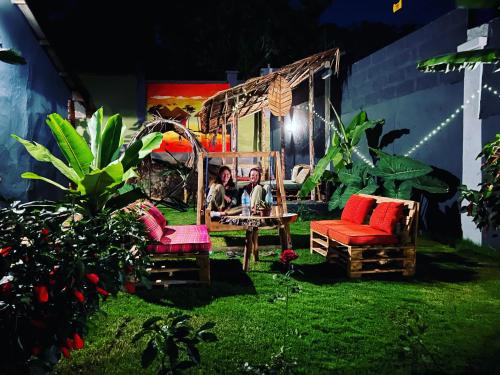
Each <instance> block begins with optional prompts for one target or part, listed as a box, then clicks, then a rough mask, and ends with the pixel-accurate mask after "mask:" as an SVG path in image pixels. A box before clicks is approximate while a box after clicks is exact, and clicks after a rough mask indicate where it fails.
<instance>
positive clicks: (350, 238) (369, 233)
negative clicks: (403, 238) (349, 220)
mask: <svg viewBox="0 0 500 375" xmlns="http://www.w3.org/2000/svg"><path fill="white" fill-rule="evenodd" d="M328 237H330V238H331V239H333V240H336V241H338V242H341V243H343V244H345V245H392V244H396V243H397V242H398V238H397V237H396V236H395V235H393V234H388V233H386V232H383V231H381V230H379V229H375V228H373V227H371V226H369V225H363V224H345V225H330V226H329V228H328Z"/></svg>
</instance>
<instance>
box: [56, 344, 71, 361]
mask: <svg viewBox="0 0 500 375" xmlns="http://www.w3.org/2000/svg"><path fill="white" fill-rule="evenodd" d="M59 350H60V351H61V353H62V355H63V356H64V357H65V358H68V359H69V358H71V351H70V349H68V348H67V347H65V346H61V347H60V348H59Z"/></svg>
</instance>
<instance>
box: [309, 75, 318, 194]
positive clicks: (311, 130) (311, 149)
mask: <svg viewBox="0 0 500 375" xmlns="http://www.w3.org/2000/svg"><path fill="white" fill-rule="evenodd" d="M313 113H314V70H312V69H310V70H309V113H308V116H307V128H308V130H309V166H310V167H311V174H312V173H313V170H314V137H313V133H314V117H313ZM311 200H313V201H314V200H316V189H313V190H311Z"/></svg>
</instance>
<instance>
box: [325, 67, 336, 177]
mask: <svg viewBox="0 0 500 375" xmlns="http://www.w3.org/2000/svg"><path fill="white" fill-rule="evenodd" d="M325 68H327V69H331V64H330V62H327V63H326V64H325ZM330 92H331V76H328V77H326V78H325V154H326V153H327V151H328V148H329V147H330V144H331V143H332V137H335V136H336V135H335V132H333V134H331V133H330V129H331V127H330ZM327 169H328V170H332V163H329V164H328V167H327Z"/></svg>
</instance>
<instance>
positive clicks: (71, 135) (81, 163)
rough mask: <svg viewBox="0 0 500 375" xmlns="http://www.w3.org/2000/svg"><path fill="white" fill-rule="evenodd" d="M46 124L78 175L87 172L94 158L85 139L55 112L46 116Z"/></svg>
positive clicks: (81, 175) (80, 175)
mask: <svg viewBox="0 0 500 375" xmlns="http://www.w3.org/2000/svg"><path fill="white" fill-rule="evenodd" d="M47 125H48V126H49V127H50V130H51V131H52V134H53V135H54V137H55V139H56V142H57V144H58V146H59V148H60V149H61V152H62V154H63V155H64V157H65V158H66V160H67V161H68V163H69V165H70V166H71V167H72V168H73V169H74V170H75V172H76V174H78V176H79V177H83V176H84V175H85V174H86V173H88V172H89V168H90V164H91V163H92V160H93V159H94V156H93V155H92V151H90V148H89V146H88V145H87V143H86V142H85V139H83V137H82V136H81V135H80V134H78V133H77V132H76V130H75V129H74V128H73V126H72V125H71V124H70V123H69V122H68V121H67V120H65V119H63V118H62V117H61V116H60V115H58V114H57V113H52V114H50V115H49V116H48V117H47Z"/></svg>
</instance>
